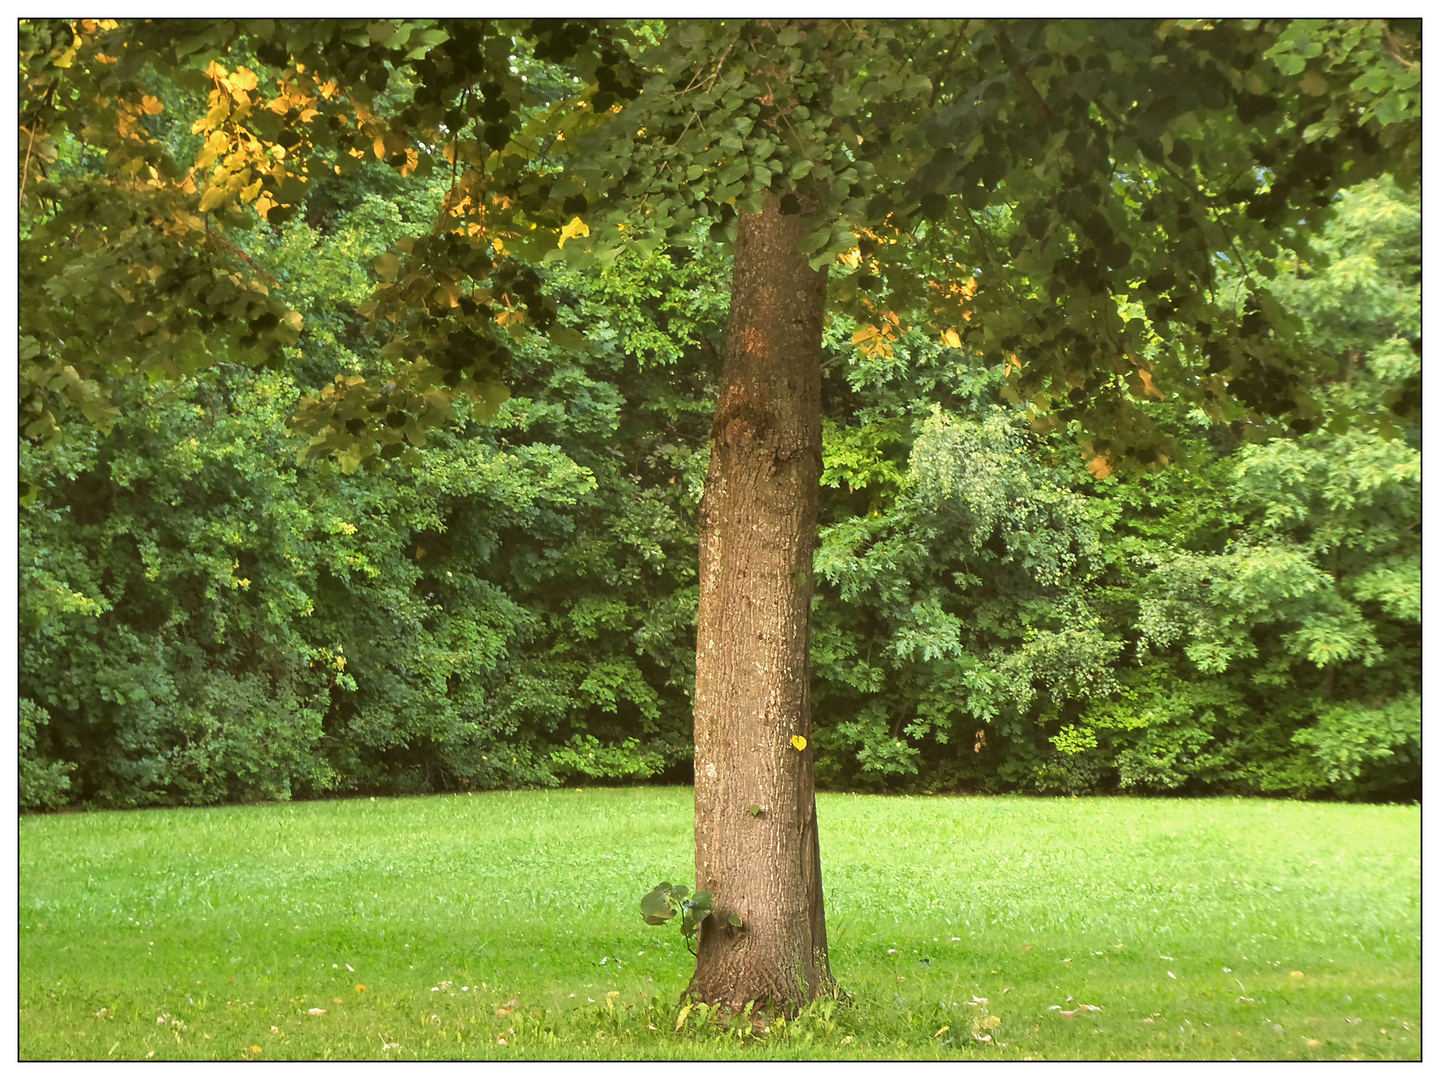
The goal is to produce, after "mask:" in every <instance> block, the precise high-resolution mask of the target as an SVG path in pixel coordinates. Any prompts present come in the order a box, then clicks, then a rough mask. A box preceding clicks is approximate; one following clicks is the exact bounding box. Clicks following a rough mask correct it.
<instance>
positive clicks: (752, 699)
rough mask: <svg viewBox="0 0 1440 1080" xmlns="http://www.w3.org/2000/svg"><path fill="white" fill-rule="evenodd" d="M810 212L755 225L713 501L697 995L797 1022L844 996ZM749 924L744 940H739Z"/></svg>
mask: <svg viewBox="0 0 1440 1080" xmlns="http://www.w3.org/2000/svg"><path fill="white" fill-rule="evenodd" d="M800 221H801V219H800V217H799V215H783V214H781V213H780V209H779V201H778V199H777V198H776V197H775V196H773V195H769V194H767V195H766V197H765V204H764V208H763V210H762V211H761V212H760V213H758V214H749V213H743V214H741V216H740V222H739V235H738V237H737V239H736V244H735V270H734V282H733V285H732V289H731V297H730V320H729V327H728V330H727V333H726V341H725V360H724V366H723V370H722V374H721V378H720V395H719V400H718V402H717V404H716V410H715V424H714V427H713V428H712V430H711V435H710V467H709V472H708V473H707V475H706V478H705V494H704V497H703V498H702V500H701V504H700V606H699V634H698V640H697V648H696V664H695V879H696V882H697V884H696V888H697V889H703V890H707V891H709V892H710V893H711V894H712V896H713V898H714V907H713V914H712V915H711V916H710V917H709V918H708V919H706V920H705V921H704V922H703V923H702V924H701V926H700V937H699V946H698V949H697V960H696V966H695V976H694V978H693V979H692V980H691V983H690V988H689V994H690V995H691V996H692V997H694V998H696V999H698V1000H702V1001H707V1002H710V1003H712V1004H716V1005H719V1006H721V1007H723V1008H727V1009H731V1010H734V1009H740V1008H742V1007H743V1006H744V1005H745V1004H746V1003H747V1002H751V1001H753V1002H756V1003H757V1005H759V1006H761V1007H768V1008H771V1009H777V1010H780V1011H785V1012H792V1013H793V1012H794V1010H795V1009H796V1008H798V1007H799V1006H800V1005H802V1004H804V1003H805V1002H807V1001H810V1000H812V999H813V998H815V997H816V996H817V995H819V994H821V993H824V992H827V991H829V990H831V989H832V988H833V980H832V978H831V975H830V965H829V957H828V952H827V948H826V940H825V906H824V900H823V897H822V893H821V887H820V847H819V837H818V834H817V832H816V822H815V778H814V767H813V766H814V748H813V747H812V746H809V745H805V747H804V749H797V747H796V741H798V740H797V739H796V737H798V738H799V739H804V740H806V741H807V743H808V740H809V738H810V598H811V594H812V591H813V583H812V572H813V563H814V550H815V531H816V516H817V512H818V505H819V494H820V470H821V440H820V347H821V329H822V326H823V321H824V314H825V281H826V272H825V271H824V270H820V271H816V270H812V269H811V268H810V265H809V262H808V261H807V260H806V258H805V256H804V255H802V254H801V252H800V250H799V247H798V241H799V236H800ZM732 915H738V916H739V917H740V919H741V925H740V926H739V927H738V928H736V927H733V926H731V925H729V919H730V917H731V916H732Z"/></svg>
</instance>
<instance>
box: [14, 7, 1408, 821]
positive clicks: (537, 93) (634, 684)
mask: <svg viewBox="0 0 1440 1080" xmlns="http://www.w3.org/2000/svg"><path fill="white" fill-rule="evenodd" d="M826 27H827V29H829V30H833V33H828V34H826V35H821V34H819V33H817V32H809V31H806V30H805V29H804V28H803V27H798V26H791V25H788V24H768V23H737V22H732V21H718V22H711V23H696V22H678V23H674V24H667V25H662V24H651V23H644V24H610V23H576V22H560V23H534V24H531V23H529V22H479V21H466V20H457V21H449V22H445V23H440V24H432V23H429V22H419V21H402V20H395V21H375V22H366V23H362V22H347V21H335V22H325V23H319V22H314V21H304V22H300V21H296V22H290V21H284V20H281V21H272V20H258V21H243V22H233V21H223V22H213V23H207V24H204V25H203V26H202V25H199V24H195V23H185V22H167V21H164V20H160V21H152V22H125V23H119V22H113V21H104V20H101V21H96V20H77V21H74V22H73V23H72V22H61V21H25V22H23V23H22V24H21V31H20V32H21V47H20V63H21V77H22V91H21V97H22V100H21V129H20V152H21V160H22V169H21V183H22V195H23V197H24V198H23V202H22V208H21V225H20V229H21V232H20V249H19V255H18V265H19V287H20V290H21V297H22V303H21V325H20V328H19V349H20V364H21V366H20V377H21V399H20V408H21V432H20V434H21V439H20V462H19V464H20V470H21V475H22V483H23V485H24V487H23V489H22V491H23V493H24V494H25V495H26V497H27V498H28V499H29V500H30V502H29V504H28V505H27V506H26V507H25V508H24V509H23V510H22V512H21V514H20V519H19V530H18V531H19V554H20V559H19V573H20V611H19V614H20V647H19V669H20V679H19V682H20V686H19V691H20V698H21V705H20V708H21V718H20V719H21V723H20V738H21V747H20V749H21V754H20V760H21V781H22V783H21V804H22V806H25V807H27V808H34V809H40V808H54V807H57V806H60V805H64V804H67V803H69V804H81V805H90V806H135V805H148V804H154V803H167V804H177V803H187V804H201V803H213V802H225V801H233V800H249V799H270V798H287V797H291V796H296V795H300V796H312V795H321V794H325V793H333V792H342V791H382V792H384V791H390V792H393V791H418V790H447V789H448V790H454V789H463V788H467V787H468V788H472V789H473V788H492V787H501V786H517V785H532V784H533V785H553V784H557V783H561V782H570V781H578V780H580V779H581V778H585V779H588V780H591V781H594V780H603V781H621V780H634V779H654V778H657V777H663V778H667V779H672V780H673V779H681V778H683V777H684V776H685V775H686V770H687V768H688V761H689V755H690V748H689V742H690V729H689V723H690V721H689V713H690V704H689V700H690V693H691V689H692V686H693V678H694V674H693V673H694V668H693V663H694V632H695V631H694V621H695V607H696V595H697V589H696V580H695V569H694V548H695V511H696V507H697V505H698V500H699V497H700V494H701V489H702V486H703V477H704V474H705V467H706V453H707V451H706V439H707V434H708V430H709V423H710V413H711V411H712V404H711V403H712V401H713V397H714V385H713V383H714V379H715V376H716V369H717V367H718V349H717V343H718V342H719V340H720V328H721V327H722V325H723V320H724V318H725V314H726V307H727V296H726V282H727V280H728V278H727V274H728V269H729V263H728V253H727V244H728V238H729V237H730V236H731V235H732V230H733V221H734V217H735V214H736V212H737V208H739V209H741V210H743V209H745V208H746V207H753V206H754V205H755V200H756V199H757V198H759V197H760V196H761V194H762V192H763V191H765V190H773V191H775V192H776V193H777V194H779V195H780V196H781V197H782V200H793V202H787V203H786V207H787V209H793V210H794V211H795V212H797V213H801V214H803V215H805V217H806V221H807V226H806V228H807V241H806V243H807V245H809V247H808V248H807V250H808V251H810V252H811V253H812V255H813V258H814V260H815V262H816V264H817V265H821V264H826V263H828V264H829V272H830V282H831V286H830V302H829V316H828V323H827V328H826V332H825V333H826V337H825V352H826V355H825V369H824V377H825V382H824V407H825V421H824V454H825V462H824V464H825V472H824V477H823V480H822V483H823V485H824V488H823V499H822V529H821V536H820V547H819V550H818V553H817V558H816V564H815V571H816V578H817V597H816V601H815V611H814V619H813V626H812V635H813V658H814V671H813V702H814V711H815V724H816V729H815V732H814V733H813V735H812V740H813V743H814V747H815V749H816V751H817V758H816V767H817V770H818V775H819V777H820V779H821V780H822V782H823V783H826V784H830V785H834V786H845V787H849V788H855V789H859V788H862V787H863V788H867V789H876V790H879V789H889V790H917V791H934V790H948V789H956V788H960V789H976V788H982V789H986V790H1017V789H1020V790H1038V791H1066V792H1079V791H1089V790H1108V789H1113V790H1125V791H1175V792H1195V791H1225V792H1247V793H1283V794H1293V795H1321V794H1323V795H1334V796H1341V797H1368V798H1396V797H1410V796H1413V795H1415V794H1417V793H1418V778H1419V758H1420V754H1419V746H1420V741H1419V740H1420V731H1419V721H1418V716H1419V700H1420V699H1419V694H1420V680H1419V670H1420V655H1421V654H1420V621H1419V620H1420V606H1419V597H1420V580H1421V577H1420V482H1421V481H1420V476H1421V470H1420V452H1419V421H1420V411H1419V410H1420V359H1419V336H1420V293H1419V277H1420V247H1419V235H1420V233H1419V221H1420V219H1419V205H1418V201H1417V199H1416V198H1415V197H1414V196H1413V195H1411V194H1407V191H1408V190H1409V186H1411V185H1413V181H1414V179H1415V176H1416V174H1417V170H1418V159H1417V157H1416V154H1417V153H1418V151H1416V150H1415V148H1416V147H1418V145H1419V140H1418V135H1417V134H1416V132H1417V128H1418V109H1419V101H1418V79H1419V42H1418V34H1416V33H1414V32H1413V29H1414V28H1413V27H1411V26H1409V25H1408V24H1405V23H1403V22H1397V23H1394V24H1387V23H1382V22H1378V21H1341V22H1318V21H1313V20H1297V21H1291V22H1283V21H1257V22H1238V23H1230V22H1220V23H1206V22H1193V23H1191V22H1173V21H1172V22H1146V21H1141V22H1131V23H1116V22H1113V21H1105V22H1096V23H1082V22H1078V21H1072V22H1061V23H1050V24H1044V23H1036V24H1029V23H1016V22H1009V21H1005V20H976V21H967V22H963V23H941V24H932V23H925V22H918V21H916V22H907V23H897V22H873V23H867V22H864V21H857V22H846V23H844V24H838V23H837V24H826ZM1412 38H1413V40H1412ZM112 61H113V62H112ZM302 68H303V70H302ZM782 73H783V78H781V77H780V76H781V74H782ZM577 80H578V81H577ZM977 88H978V91H977ZM642 90H643V93H642V92H641V91H642ZM1121 103H1125V107H1123V108H1121V107H1119V105H1120V104H1121ZM560 136H563V138H561V137H560ZM1237 162H1238V163H1239V164H1238V165H1236V163H1237ZM1232 165H1234V166H1235V167H1234V168H1231V167H1230V166H1232ZM192 166H193V167H192ZM1382 166H1383V167H1390V168H1393V169H1394V171H1395V173H1396V175H1397V177H1398V180H1394V181H1392V180H1391V179H1389V178H1386V177H1381V178H1380V179H1378V180H1374V181H1367V182H1363V183H1360V182H1358V181H1361V180H1362V179H1363V178H1364V177H1366V176H1369V175H1372V174H1374V173H1376V172H1377V171H1378V170H1380V169H1381V168H1382ZM1342 185H1343V186H1342ZM1321 226H1323V228H1322V227H1321ZM267 366H268V367H267ZM501 380H503V383H504V385H503V386H502V385H501ZM1227 387H1228V389H1227ZM1222 389H1224V390H1226V392H1225V393H1223V394H1222V393H1221V390H1222ZM1232 397H1237V398H1238V399H1237V400H1232ZM1274 415H1282V416H1285V417H1288V418H1289V420H1290V421H1298V422H1294V423H1289V425H1288V426H1286V425H1281V424H1276V423H1270V422H1268V421H1267V420H1266V419H1265V417H1266V416H1274ZM441 421H444V423H442V422H441ZM1077 451H1078V453H1077ZM1077 458H1079V459H1083V460H1085V461H1086V464H1087V468H1085V469H1084V470H1082V469H1080V468H1078V467H1077ZM1162 458H1166V459H1173V460H1175V461H1179V462H1183V463H1184V464H1185V465H1186V466H1187V468H1186V469H1185V470H1184V471H1180V470H1176V469H1171V470H1166V471H1163V472H1154V473H1142V474H1137V473H1134V472H1124V471H1122V470H1120V468H1119V466H1120V464H1121V463H1122V462H1123V461H1126V460H1131V461H1132V462H1139V463H1141V464H1144V463H1146V462H1153V463H1158V462H1159V461H1160V460H1161V459H1162Z"/></svg>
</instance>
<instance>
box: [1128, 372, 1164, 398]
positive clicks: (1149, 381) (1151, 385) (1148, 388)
mask: <svg viewBox="0 0 1440 1080" xmlns="http://www.w3.org/2000/svg"><path fill="white" fill-rule="evenodd" d="M1135 374H1137V375H1139V376H1140V384H1141V385H1142V386H1143V387H1144V388H1145V396H1146V397H1153V398H1154V399H1155V400H1156V401H1164V400H1165V392H1164V391H1163V390H1161V389H1160V388H1159V387H1158V386H1156V385H1155V379H1154V376H1152V375H1151V374H1150V372H1148V371H1146V370H1145V369H1144V368H1141V369H1139V370H1138V371H1136V372H1135Z"/></svg>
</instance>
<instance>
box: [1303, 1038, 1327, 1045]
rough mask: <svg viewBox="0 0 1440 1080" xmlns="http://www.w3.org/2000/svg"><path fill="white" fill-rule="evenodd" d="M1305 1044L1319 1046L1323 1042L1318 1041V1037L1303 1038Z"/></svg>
mask: <svg viewBox="0 0 1440 1080" xmlns="http://www.w3.org/2000/svg"><path fill="white" fill-rule="evenodd" d="M1305 1045H1306V1046H1321V1045H1323V1044H1322V1043H1321V1042H1320V1040H1319V1039H1306V1040H1305Z"/></svg>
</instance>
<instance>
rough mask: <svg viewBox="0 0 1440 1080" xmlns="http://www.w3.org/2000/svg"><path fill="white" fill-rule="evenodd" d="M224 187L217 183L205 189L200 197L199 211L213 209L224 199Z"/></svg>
mask: <svg viewBox="0 0 1440 1080" xmlns="http://www.w3.org/2000/svg"><path fill="white" fill-rule="evenodd" d="M225 195H226V189H225V188H224V187H223V186H221V185H219V184H211V185H210V186H209V187H208V188H206V189H205V194H204V195H202V196H201V197H200V212H201V213H202V214H204V213H208V212H209V211H211V210H214V209H215V207H217V206H219V205H220V204H221V203H223V202H224V201H225Z"/></svg>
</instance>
